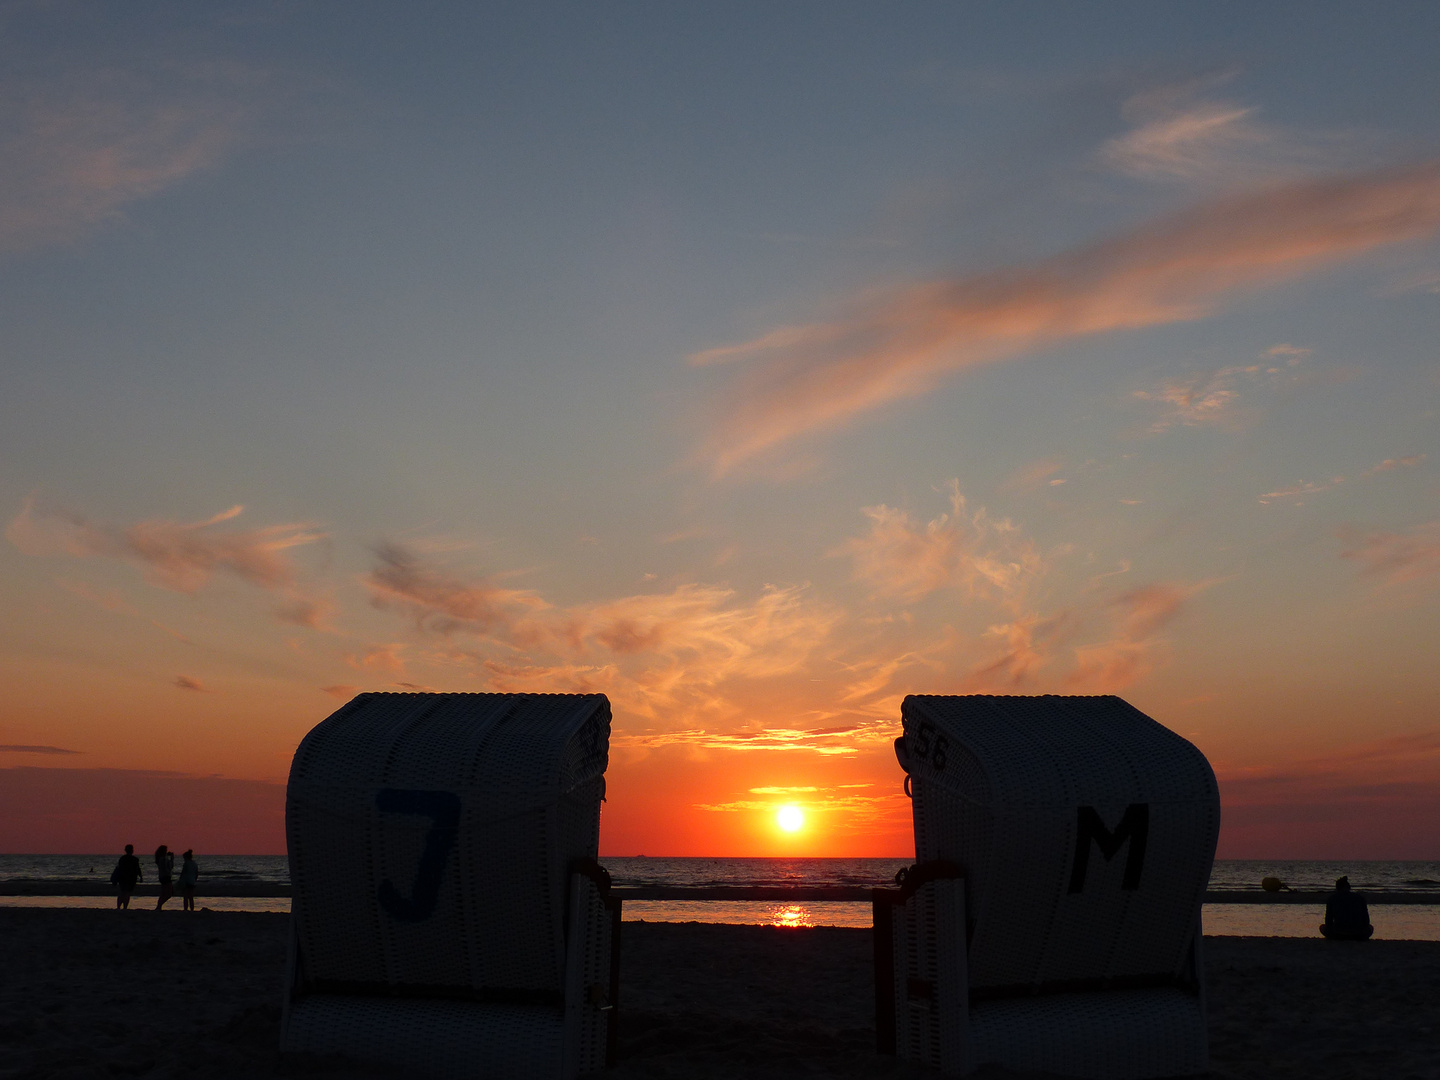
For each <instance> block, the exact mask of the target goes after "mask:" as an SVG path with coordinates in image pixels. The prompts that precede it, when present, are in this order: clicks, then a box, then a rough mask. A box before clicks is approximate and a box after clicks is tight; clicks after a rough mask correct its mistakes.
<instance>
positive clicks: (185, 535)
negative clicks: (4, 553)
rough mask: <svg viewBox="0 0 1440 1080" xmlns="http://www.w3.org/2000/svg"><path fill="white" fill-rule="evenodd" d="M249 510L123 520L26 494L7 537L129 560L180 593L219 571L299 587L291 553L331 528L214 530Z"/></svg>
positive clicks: (52, 549) (40, 550) (25, 547)
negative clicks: (187, 518)
mask: <svg viewBox="0 0 1440 1080" xmlns="http://www.w3.org/2000/svg"><path fill="white" fill-rule="evenodd" d="M244 510H245V508H244V507H243V506H232V507H230V509H228V510H224V511H222V512H221V513H218V514H216V515H215V516H214V517H210V518H206V519H205V520H203V521H191V522H182V521H170V520H164V519H157V520H151V521H141V522H138V523H137V524H134V525H129V526H118V525H111V524H108V523H105V522H97V521H93V520H91V519H90V518H87V517H85V516H83V515H81V514H77V513H75V512H73V511H70V510H65V509H62V508H60V507H54V506H45V505H42V504H41V503H39V502H38V501H37V500H36V499H34V498H28V499H26V500H25V502H24V504H23V505H22V506H21V508H20V512H19V513H18V514H16V515H15V517H14V518H13V519H11V521H10V524H9V525H8V526H7V527H6V529H5V536H6V538H7V539H8V540H9V541H10V542H11V543H12V544H14V545H15V546H16V547H17V548H19V549H20V550H21V551H23V552H24V553H25V554H27V555H70V556H73V557H75V558H94V557H108V558H116V559H123V560H125V561H127V562H131V563H134V564H136V565H138V566H140V567H141V568H143V569H144V570H145V572H146V576H147V577H148V578H149V579H150V581H151V582H152V583H154V584H156V585H160V586H162V587H164V588H167V589H173V590H174V591H176V592H184V593H193V592H195V591H197V590H199V589H200V588H202V587H203V586H205V585H206V584H208V583H209V581H210V580H211V579H212V578H213V577H214V576H215V575H216V574H217V573H226V574H229V575H231V576H233V577H236V578H239V579H240V580H242V581H245V582H248V583H249V584H251V585H257V586H259V587H260V588H262V589H271V590H278V589H281V588H283V587H286V586H292V585H294V583H295V580H296V573H295V566H294V564H293V563H292V562H291V560H290V557H289V554H288V553H289V552H290V550H291V549H293V548H297V547H302V546H304V545H306V544H313V543H316V542H318V541H320V540H323V539H324V538H325V534H324V533H323V532H321V531H320V530H319V529H318V528H317V527H316V526H314V525H310V524H303V523H297V524H288V525H269V526H264V527H262V528H259V529H217V528H216V526H218V525H221V524H223V523H225V522H228V521H232V520H234V519H235V518H237V517H239V516H240V515H241V514H242V513H243V512H244Z"/></svg>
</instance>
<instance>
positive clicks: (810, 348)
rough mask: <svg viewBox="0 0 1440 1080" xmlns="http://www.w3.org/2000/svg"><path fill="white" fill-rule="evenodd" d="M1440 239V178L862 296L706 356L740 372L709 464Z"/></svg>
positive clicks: (726, 469)
mask: <svg viewBox="0 0 1440 1080" xmlns="http://www.w3.org/2000/svg"><path fill="white" fill-rule="evenodd" d="M1437 227H1440V163H1437V162H1434V161H1428V162H1424V163H1422V164H1418V165H1412V166H1408V167H1405V168H1397V169H1390V170H1385V171H1381V172H1372V173H1367V174H1361V175H1348V176H1331V177H1325V178H1321V179H1311V180H1305V181H1301V182H1293V183H1288V184H1284V185H1279V186H1275V187H1270V188H1266V189H1264V190H1261V191H1256V192H1248V193H1245V194H1239V195H1231V196H1228V197H1225V198H1220V199H1215V200H1211V201H1209V202H1206V203H1202V204H1200V205H1198V206H1195V207H1192V208H1190V209H1188V210H1184V211H1181V212H1179V213H1174V214H1170V215H1168V216H1166V217H1162V218H1159V219H1157V220H1155V221H1152V222H1150V223H1148V224H1145V225H1142V226H1140V227H1138V228H1135V229H1132V230H1131V231H1129V232H1127V233H1124V234H1121V235H1119V236H1116V237H1113V238H1111V239H1108V240H1103V241H1100V242H1098V243H1094V244H1091V245H1089V246H1087V247H1084V248H1080V249H1078V250H1076V251H1073V252H1070V253H1067V254H1063V255H1058V256H1055V257H1053V258H1050V259H1047V260H1044V261H1042V262H1039V263H1035V264H1032V265H1029V266H1019V267H1014V268H1010V269H1006V270H998V271H993V272H990V273H985V274H979V275H975V276H971V277H965V278H954V279H948V280H939V281H931V282H924V283H918V284H915V285H911V286H908V287H905V288H901V289H897V290H891V291H887V292H883V293H878V294H871V295H867V296H862V297H859V298H856V299H855V300H853V301H851V302H850V303H849V304H847V305H845V306H844V307H843V309H842V310H841V311H840V313H839V314H838V315H837V316H836V317H835V318H833V319H829V320H827V321H823V322H814V323H808V324H803V325H798V326H788V327H783V328H780V329H777V330H773V331H770V332H768V333H766V334H763V335H761V336H759V337H757V338H754V339H752V340H750V341H747V342H742V343H740V344H737V345H728V346H721V347H718V348H713V349H707V350H704V351H702V352H699V353H696V354H694V355H693V356H692V357H691V358H690V359H691V362H692V363H693V364H697V365H710V364H725V363H729V364H736V363H743V364H744V370H743V371H742V372H741V373H740V374H739V376H738V377H736V378H735V379H734V381H733V383H732V385H731V387H730V389H729V391H728V392H727V394H726V396H725V399H724V402H723V404H722V406H721V408H720V412H719V415H718V417H717V419H716V421H715V422H714V424H713V425H712V427H711V429H710V432H709V434H708V437H706V438H705V439H704V441H703V442H702V444H701V446H700V447H699V448H698V449H697V451H696V454H697V460H698V461H701V462H703V463H705V464H706V465H707V466H708V468H709V471H710V473H711V475H712V476H714V477H722V476H725V475H727V474H730V473H733V472H735V471H736V470H737V469H739V468H741V467H742V466H746V465H750V464H753V463H754V462H756V461H757V460H758V459H761V458H765V457H769V456H771V455H774V454H777V453H780V452H781V451H783V450H785V449H786V448H787V447H789V446H790V445H791V444H793V443H794V442H795V441H796V440H799V439H802V438H804V437H807V436H812V435H815V434H817V433H821V432H825V431H831V430H835V429H837V428H841V427H844V426H846V425H848V424H850V423H852V422H854V421H855V420H857V419H859V418H861V417H863V416H865V415H867V414H871V413H873V412H875V411H876V410H877V409H880V408H882V407H883V406H886V405H889V404H892V403H895V402H899V401H903V400H907V399H910V398H915V397H918V396H921V395H924V394H926V393H929V392H930V391H932V390H934V389H935V388H936V387H937V386H938V385H940V384H941V382H943V381H944V379H945V378H946V377H947V376H949V375H952V374H954V373H955V372H958V371H962V370H965V369H967V368H971V367H974V366H976V365H979V364H985V363H991V362H994V361H998V360H1001V359H1005V358H1008V357H1014V356H1017V355H1019V354H1021V353H1024V352H1027V351H1031V350H1034V349H1037V348H1040V347H1043V346H1046V345H1050V344H1054V343H1056V342H1059V341H1064V340H1068V339H1072V338H1078V337H1083V336H1088V335H1093V334H1099V333H1104V332H1109V331H1117V330H1127V329H1138V328H1141V327H1149V326H1160V325H1165V324H1168V323H1175V322H1183V321H1191V320H1195V319H1199V318H1203V317H1204V316H1206V315H1208V314H1210V313H1211V312H1212V311H1214V310H1215V308H1216V307H1217V305H1218V304H1219V303H1220V302H1221V301H1222V300H1223V299H1224V298H1225V297H1226V296H1227V295H1229V294H1231V293H1233V292H1236V291H1238V290H1241V289H1244V288H1258V287H1262V286H1265V285H1269V284H1273V283H1276V282H1280V281H1284V280H1287V279H1290V278H1293V277H1296V276H1299V275H1301V274H1304V273H1307V272H1312V271H1314V270H1317V269H1319V268H1322V267H1325V266H1329V265H1332V264H1334V263H1336V262H1339V261H1342V260H1344V259H1348V258H1354V257H1355V256H1358V255H1361V254H1363V253H1365V252H1368V251H1372V250H1374V249H1375V248H1377V247H1380V246H1383V245H1387V244H1394V243H1399V242H1401V241H1406V240H1414V239H1418V238H1420V237H1424V236H1428V235H1430V234H1432V233H1433V232H1434V231H1435V230H1436V229H1437Z"/></svg>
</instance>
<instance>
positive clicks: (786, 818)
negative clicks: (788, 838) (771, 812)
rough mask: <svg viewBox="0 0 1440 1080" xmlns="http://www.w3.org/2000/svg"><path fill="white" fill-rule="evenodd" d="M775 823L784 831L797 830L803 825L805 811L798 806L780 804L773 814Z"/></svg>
mask: <svg viewBox="0 0 1440 1080" xmlns="http://www.w3.org/2000/svg"><path fill="white" fill-rule="evenodd" d="M775 824H777V825H779V826H780V828H782V829H784V830H785V831H786V832H798V831H799V830H800V829H801V828H803V827H804V825H805V812H804V811H803V810H801V809H800V808H799V807H798V806H782V807H781V808H780V810H779V812H778V813H776V815H775Z"/></svg>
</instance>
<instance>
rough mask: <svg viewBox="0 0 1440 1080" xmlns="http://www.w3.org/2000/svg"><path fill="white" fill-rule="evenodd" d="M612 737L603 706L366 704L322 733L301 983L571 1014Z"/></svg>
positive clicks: (296, 806) (292, 800)
mask: <svg viewBox="0 0 1440 1080" xmlns="http://www.w3.org/2000/svg"><path fill="white" fill-rule="evenodd" d="M609 732H610V705H609V702H608V701H607V699H606V698H605V697H604V696H603V695H600V694H589V695H580V694H430V693H424V694H421V693H417V694H382V693H375V694H361V695H359V696H357V697H356V698H355V699H354V700H352V701H351V702H350V703H349V704H347V705H346V706H344V707H343V708H341V709H340V710H339V711H337V712H336V713H335V714H333V715H332V716H330V717H329V718H328V719H326V720H325V721H323V722H322V723H320V724H319V725H318V726H317V727H315V728H314V729H313V730H312V731H311V732H310V733H309V734H308V735H307V736H306V737H305V739H304V741H303V742H302V743H301V744H300V747H299V749H298V750H297V751H296V754H295V758H294V762H293V764H292V767H291V770H290V781H289V787H288V789H287V796H286V832H287V839H288V842H289V851H290V876H291V881H292V883H293V888H294V892H293V895H294V909H293V914H294V923H295V928H296V944H297V948H298V953H299V957H298V960H299V977H300V981H301V983H302V984H303V985H304V986H305V987H307V988H309V989H310V990H311V991H314V992H322V993H323V992H327V991H330V992H343V993H351V994H354V993H365V992H370V991H374V992H379V993H383V994H388V995H390V996H396V995H400V996H403V995H405V994H407V993H409V994H414V995H418V996H431V997H433V996H437V995H439V996H443V997H450V998H461V999H465V998H469V999H471V1000H480V1001H494V1002H499V1003H511V1004H516V1005H524V1004H544V1003H558V1002H559V1001H560V998H561V995H562V992H563V989H564V977H565V925H566V921H565V915H566V912H565V904H566V895H567V886H568V881H569V873H570V869H571V867H572V866H573V865H574V863H575V861H576V860H577V859H587V858H588V859H592V860H593V859H594V858H595V856H596V854H597V851H598V841H599V815H600V803H601V800H602V798H603V793H604V773H605V767H606V761H607V749H608V740H609Z"/></svg>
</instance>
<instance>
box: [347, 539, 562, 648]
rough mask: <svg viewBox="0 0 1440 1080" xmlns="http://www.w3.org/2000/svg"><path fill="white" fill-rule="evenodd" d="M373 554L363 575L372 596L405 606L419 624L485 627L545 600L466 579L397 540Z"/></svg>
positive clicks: (445, 628)
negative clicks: (371, 564)
mask: <svg viewBox="0 0 1440 1080" xmlns="http://www.w3.org/2000/svg"><path fill="white" fill-rule="evenodd" d="M375 555H376V558H377V559H378V565H376V566H375V567H374V569H372V570H371V571H370V572H369V573H368V574H367V575H366V576H365V578H364V582H365V585H366V587H367V588H369V590H370V595H371V600H372V602H373V603H374V604H375V605H376V606H377V607H388V608H396V609H399V610H401V611H404V612H406V613H407V614H409V615H410V616H411V617H412V618H413V619H414V620H415V625H416V626H417V627H418V628H420V629H423V630H428V631H432V632H435V633H440V634H452V633H455V632H457V631H462V630H464V631H471V632H479V633H487V632H489V631H490V630H492V629H495V628H498V627H507V626H510V625H512V624H513V623H514V622H515V621H516V620H517V619H518V618H519V617H520V616H521V615H522V614H524V613H526V612H529V611H534V610H537V609H539V608H543V607H545V606H546V605H545V603H544V601H543V600H541V599H540V598H539V597H538V596H536V595H535V594H534V593H531V592H527V591H524V590H520V589H506V588H504V587H503V586H500V585H498V584H496V583H494V582H493V581H489V580H477V581H467V580H465V579H463V578H461V577H458V576H456V575H454V574H451V573H449V572H447V571H445V570H444V569H443V568H441V567H438V566H436V565H435V564H434V563H433V562H431V561H428V560H426V559H425V558H424V557H422V556H421V555H419V554H418V553H416V552H415V551H412V550H411V549H410V548H407V547H405V546H404V545H402V544H382V545H380V547H379V548H377V549H376V552H375Z"/></svg>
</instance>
